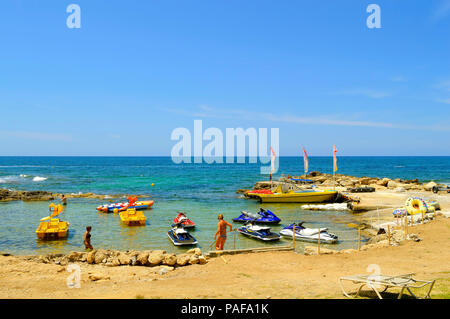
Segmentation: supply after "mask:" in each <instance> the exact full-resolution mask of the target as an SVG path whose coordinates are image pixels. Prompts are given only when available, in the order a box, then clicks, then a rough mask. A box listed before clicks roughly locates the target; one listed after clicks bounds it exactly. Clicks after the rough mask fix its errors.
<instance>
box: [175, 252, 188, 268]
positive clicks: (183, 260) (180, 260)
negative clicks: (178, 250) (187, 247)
mask: <svg viewBox="0 0 450 319" xmlns="http://www.w3.org/2000/svg"><path fill="white" fill-rule="evenodd" d="M190 258H191V255H190V254H181V255H178V256H177V265H178V266H184V265H186V264H187V263H188V262H189V259H190Z"/></svg>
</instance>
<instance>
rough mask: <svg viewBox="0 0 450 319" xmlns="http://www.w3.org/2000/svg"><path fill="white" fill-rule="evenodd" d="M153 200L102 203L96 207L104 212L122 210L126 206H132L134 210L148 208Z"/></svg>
mask: <svg viewBox="0 0 450 319" xmlns="http://www.w3.org/2000/svg"><path fill="white" fill-rule="evenodd" d="M153 203H154V201H152V200H147V201H145V200H143V201H135V202H133V201H129V202H123V203H113V204H103V205H100V206H98V207H97V210H98V211H100V212H104V213H112V212H114V211H116V209H117V211H118V212H122V211H124V210H127V209H128V208H134V209H136V210H143V209H149V208H151V207H152V206H153Z"/></svg>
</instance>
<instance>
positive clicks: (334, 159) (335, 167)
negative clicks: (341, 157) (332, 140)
mask: <svg viewBox="0 0 450 319" xmlns="http://www.w3.org/2000/svg"><path fill="white" fill-rule="evenodd" d="M336 153H337V149H336V145H333V163H334V172H336V171H337V170H338V167H337V157H336Z"/></svg>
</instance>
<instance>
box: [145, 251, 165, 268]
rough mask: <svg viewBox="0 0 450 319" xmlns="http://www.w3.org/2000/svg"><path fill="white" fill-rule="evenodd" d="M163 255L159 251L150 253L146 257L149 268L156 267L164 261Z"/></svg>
mask: <svg viewBox="0 0 450 319" xmlns="http://www.w3.org/2000/svg"><path fill="white" fill-rule="evenodd" d="M164 256H165V253H162V252H161V251H152V252H151V253H150V254H149V255H148V263H149V264H150V265H151V266H157V265H159V264H160V263H162V262H163V260H164Z"/></svg>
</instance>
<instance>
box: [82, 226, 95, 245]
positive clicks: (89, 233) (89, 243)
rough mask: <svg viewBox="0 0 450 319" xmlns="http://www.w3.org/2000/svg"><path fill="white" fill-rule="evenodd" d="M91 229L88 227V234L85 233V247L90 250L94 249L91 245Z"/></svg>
mask: <svg viewBox="0 0 450 319" xmlns="http://www.w3.org/2000/svg"><path fill="white" fill-rule="evenodd" d="M91 229H92V227H91V226H86V232H85V233H84V247H85V248H86V249H90V250H92V249H94V247H92V245H91Z"/></svg>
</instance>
